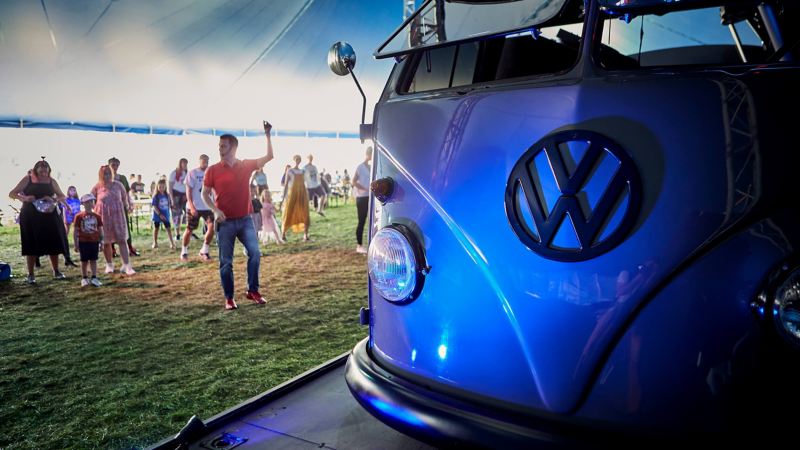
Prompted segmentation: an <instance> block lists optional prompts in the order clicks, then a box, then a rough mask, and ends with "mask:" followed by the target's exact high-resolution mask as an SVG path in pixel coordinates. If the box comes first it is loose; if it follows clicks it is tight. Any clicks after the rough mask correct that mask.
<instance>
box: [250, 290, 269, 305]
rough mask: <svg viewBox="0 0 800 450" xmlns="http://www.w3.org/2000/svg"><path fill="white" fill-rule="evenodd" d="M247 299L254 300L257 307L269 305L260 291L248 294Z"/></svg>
mask: <svg viewBox="0 0 800 450" xmlns="http://www.w3.org/2000/svg"><path fill="white" fill-rule="evenodd" d="M246 297H247V298H249V299H250V300H252V301H253V303H255V304H256V305H263V304H264V303H267V301H266V300H264V297H262V296H261V294H259V293H258V291H252V292H248V293H247V295H246Z"/></svg>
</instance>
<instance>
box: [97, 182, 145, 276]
mask: <svg viewBox="0 0 800 450" xmlns="http://www.w3.org/2000/svg"><path fill="white" fill-rule="evenodd" d="M98 178H99V180H98V182H97V184H96V185H95V186H94V187H93V188H92V191H91V193H92V195H94V197H95V198H96V199H97V213H98V214H100V217H102V218H103V255H104V256H105V258H106V273H114V260H113V259H112V254H111V252H112V250H111V246H112V245H114V244H115V243H116V244H119V255H120V257H121V258H122V267H121V268H120V269H119V271H120V272H122V273H125V274H126V275H133V274H135V273H136V271H135V270H133V267H132V266H131V264H130V259H129V254H128V246H126V245H125V241H126V240H127V239H128V224H127V223H126V222H127V220H126V218H125V211H128V209H129V203H128V201H129V199H130V197H128V191H126V190H125V187H124V186H123V185H122V183H120V182H119V181H115V180H114V175H113V171H112V170H111V167H109V166H100V170H99V171H98Z"/></svg>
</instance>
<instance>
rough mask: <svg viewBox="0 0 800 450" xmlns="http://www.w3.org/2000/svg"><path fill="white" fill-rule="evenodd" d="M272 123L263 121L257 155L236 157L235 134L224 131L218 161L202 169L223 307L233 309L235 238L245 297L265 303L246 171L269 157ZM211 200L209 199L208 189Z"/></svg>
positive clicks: (260, 166)
mask: <svg viewBox="0 0 800 450" xmlns="http://www.w3.org/2000/svg"><path fill="white" fill-rule="evenodd" d="M271 130H272V125H270V123H269V122H267V121H264V133H265V134H266V137H267V153H266V155H264V156H262V157H261V158H258V159H244V160H240V159H237V158H236V150H237V149H238V146H239V141H238V140H237V139H236V137H235V136H232V135H230V134H224V135H222V136H220V138H219V157H220V162H218V163H216V164H214V165H213V166H211V167H209V168H208V170H206V174H205V178H204V179H203V201H205V203H206V204H207V205H209V206H210V207H211V210H212V211H213V212H214V217H215V218H216V221H217V243H218V245H219V277H220V281H221V283H222V291H223V293H224V295H225V309H227V310H231V309H236V308H237V306H236V302H235V301H234V299H233V287H234V286H233V244H234V241H235V240H236V239H239V242H241V243H242V244H243V245H244V247H245V250H246V251H247V294H246V297H247V298H248V299H250V300H252V301H253V302H254V303H256V304H258V305H262V304H264V303H266V301H265V300H264V297H262V296H261V294H260V293H259V292H258V288H259V282H258V276H259V268H260V263H261V251H260V249H259V246H258V237H257V236H256V230H255V228H254V227H253V219H252V218H251V217H250V213H251V210H252V203H251V201H250V186H249V183H250V175H251V174H252V173H253V171H254V170H256V169H260V168H262V167H264V164H266V163H267V162H269V161H271V160H272V158H273V154H272V139H271V137H270V131H271ZM212 192H213V193H214V195H215V200H213V201H212V199H211V193H212Z"/></svg>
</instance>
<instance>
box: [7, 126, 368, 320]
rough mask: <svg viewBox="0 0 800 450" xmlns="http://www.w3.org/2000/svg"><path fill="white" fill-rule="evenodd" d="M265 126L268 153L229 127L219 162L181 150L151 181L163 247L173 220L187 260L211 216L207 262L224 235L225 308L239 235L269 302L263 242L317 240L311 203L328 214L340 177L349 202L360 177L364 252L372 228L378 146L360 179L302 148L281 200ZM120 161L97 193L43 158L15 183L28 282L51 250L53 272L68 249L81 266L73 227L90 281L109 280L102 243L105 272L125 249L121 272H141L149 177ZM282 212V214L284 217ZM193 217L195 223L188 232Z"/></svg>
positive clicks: (357, 192)
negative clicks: (141, 221)
mask: <svg viewBox="0 0 800 450" xmlns="http://www.w3.org/2000/svg"><path fill="white" fill-rule="evenodd" d="M264 131H265V136H266V141H267V142H266V147H267V149H266V152H265V154H264V156H262V157H260V158H256V159H243V160H240V159H238V158H237V157H236V152H237V150H238V140H237V139H236V137H235V136H232V135H228V134H226V135H223V136H220V138H219V145H218V148H219V155H220V161H219V162H218V163H216V164H213V165H209V157H208V155H205V154H203V155H200V157H199V158H198V165H197V167H195V168H194V169H191V170H190V169H189V166H188V164H189V161H188V160H187V159H186V158H181V159H180V160H179V162H178V165H177V167H176V168H175V170H173V171H172V172H171V173H170V174H169V175H168V176H166V175H165V176H163V177H161V178H160V179H159V180H158V181H154V182H153V183H152V185H151V188H150V194H149V196H150V209H151V211H152V219H151V220H152V223H153V236H152V238H153V243H152V247H153V248H154V249H156V248H158V239H159V231H160V230H161V228H164V231H165V234H166V236H167V238H168V240H169V245H170V249H173V250H174V249H176V248H177V245H176V241H178V243H179V245H180V247H181V249H180V260H181V261H188V260H189V244H190V242H191V240H192V237H193V236H194V237H197V236H196V235H195V231H196V230H198V228H199V227H200V223H201V221H202V223H203V226H204V230H205V233H204V234H203V237H202V245H201V247H200V249H199V252H198V256H199V258H200V259H201V260H203V261H210V260H212V259H213V258H212V256H211V252H210V246H211V244H212V242H213V240H214V238H215V237H216V240H217V247H218V253H219V272H220V282H221V285H222V290H223V294H224V297H225V308H226V309H235V308H237V305H236V302H235V300H234V280H233V256H234V255H233V247H234V241H235V240H237V239H238V240H239V241H240V242H241V243H242V244H243V246H244V248H245V255H246V256H247V291H246V293H245V297H246V298H247V299H249V300H252V301H253V302H254V303H256V304H263V303H265V300H264V298H263V296H262V295H261V294H260V292H259V266H260V259H261V252H260V248H259V244H260V243H261V244H267V243H269V242H275V243H278V244H283V243H285V242H286V241H287V232H289V231H292V232H293V233H302V239H303V241H309V240H311V238H310V236H309V229H310V226H311V220H310V214H311V211H312V210H313V211H314V212H315V213H316V214H318V215H320V216H322V217H324V216H325V208H326V207H327V206H328V202H329V199H330V197H331V195H332V194H333V189H332V187H333V186H334V185H338V186H341V189H340V190H339V191H338V192H336V194H338V195H342V197H343V198H344V201H345V203H346V202H347V198H348V196H349V194H350V192H349V191H350V187H351V186H352V189H353V195H354V197H355V199H356V207H357V211H358V226H357V228H356V242H357V246H356V251H357V252H358V253H366V248H365V247H364V246H363V230H364V225H365V222H366V217H367V209H368V199H369V180H370V166H369V164H370V159H371V155H372V149H371V148H369V149H368V150H367V154H366V158H365V160H364V162H363V163H362V164H360V165H359V166H358V167H357V168H356V170H355V172H354V175H353V178H352V180H351V179H350V175H349V174H348V172H347V170H345V171H344V175H343V176H340V175H339V173H338V171H337V172H336V174H335V177H334V176H332V175H331V174H330V173H324V171H323V172H319V171H318V169H317V167H316V166H314V164H313V160H314V157H313V155H308V163H307V164H305V165H304V166H302V167H301V162H302V158H301V156H300V155H294V156H293V158H292V159H293V161H294V165H286V167H285V170H284V173H283V176H282V177H281V181H280V182H281V186H282V187H283V195H282V198H281V199H280V203H279V204H278V205H275V204H274V203H273V199H272V193H271V191H270V189H269V184H268V180H267V176H266V175H265V174H264V171H263V167H264V165H265V164H266V163H267V162H269V161H271V160H272V159H273V158H274V155H273V149H272V140H271V136H270V131H271V125H270V124H269V123H268V122H266V121H265V122H264ZM119 166H120V161H119V159H118V158H116V157H112V158H110V159H109V160H108V162H107V164H103V165H101V166H100V168H99V170H98V178H97V183H96V184H95V185H94V186H93V187H92V188H91V190H90V192H89V193H87V194H85V195H83V196H80V197H79V196H78V192H77V189H76V188H75V186H69V187H68V189H67V193H66V195H65V194H64V192H63V191H62V190H61V187H60V186H59V184H58V182H57V181H56V180H55V179H54V178H52V177H51V171H52V169H51V167H50V164H49V163H48V162H47V161H46V160H45V158H44V157H42V159H41V160H40V161H37V162H36V164H35V165H34V167H33V169H32V170H30V171H28V173H27V175H26V176H24V177H23V178H22V179H21V180H20V181H19V182H18V183H17V185H16V186H15V187H14V188H13V189H12V190H11V192H10V193H9V197H11V198H12V199H15V200H19V201H21V202H22V204H23V206H22V208H21V209H20V215H19V225H20V227H19V228H20V239H21V250H22V255H23V256H25V261H26V266H27V267H26V268H27V276H26V277H25V282H26V283H28V284H35V283H36V277H35V271H34V268H35V267H36V266H37V265H39V264H40V263H39V258H40V257H41V256H45V255H46V256H48V257H49V259H50V264H51V266H52V273H53V277H54V278H56V279H65V278H66V276H65V275H64V273H63V272H62V271H61V270H60V266H59V264H60V260H59V259H60V255H63V256H64V258H65V264H67V265H75V263H74V262H73V261H72V259H71V257H70V245H69V235H70V230H72V240H73V245H72V246H71V247H72V248H73V249H74V251H75V252H76V253H78V254H79V255H80V262H81V264H80V266H81V286H101V285H102V282H101V281H100V280H99V278H98V276H97V261H98V259H99V254H100V251H101V250H102V254H103V258H104V260H105V263H106V264H105V273H106V274H112V273H114V272H115V271H116V270H117V269H115V266H114V258H115V257H117V256H119V258H120V259H121V261H122V265H121V267H120V268H119V272H120V273H122V274H124V275H126V276H132V275H134V274H135V273H136V271H135V270H134V268H133V264H132V262H131V256H139V255H140V253H139V251H137V250H136V248H135V247H134V246H133V243H132V241H131V236H132V229H131V220H130V214H132V213H133V211H134V202H133V199H134V198H136V199H141V198H146V196H147V194H145V190H144V187H145V185H144V183H143V182H142V176H141V175H138V176H136V177H135V178H134V175H133V174H132V175H131V180H132V183H130V184H128V179H127V178H126V177H125V176H124V175H122V174H121V173H120V172H119ZM134 180H135V181H134ZM279 211H280V217H281V220H280V221H279V220H278V218H277V215H278V212H279ZM184 223H185V224H186V227H185V229H184V230H183V232H181V228H182V225H183V224H184ZM173 228H174V234H173ZM198 239H199V238H198ZM117 249H118V251H117Z"/></svg>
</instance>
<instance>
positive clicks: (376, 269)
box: [367, 223, 430, 304]
mask: <svg viewBox="0 0 800 450" xmlns="http://www.w3.org/2000/svg"><path fill="white" fill-rule="evenodd" d="M367 266H368V268H369V278H370V281H371V282H372V286H373V287H374V288H375V290H376V291H378V293H379V294H380V295H381V297H383V298H385V299H386V300H388V301H390V302H392V303H398V304H405V303H409V302H411V301H413V300H414V299H416V298H417V297H419V294H420V292H422V287H423V285H424V283H425V276H426V275H427V274H428V272H429V271H430V267H429V266H428V265H427V262H426V260H425V251H424V248H423V246H422V244H421V243H420V241H419V240H418V239H417V238H416V235H415V234H414V232H412V231H411V229H410V228H409V227H407V226H405V225H401V224H396V223H395V224H391V225H387V226H385V227H383V228H381V229H380V230H378V232H377V233H375V235H374V236H373V237H372V239H371V240H370V243H369V251H368V254H367Z"/></svg>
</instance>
